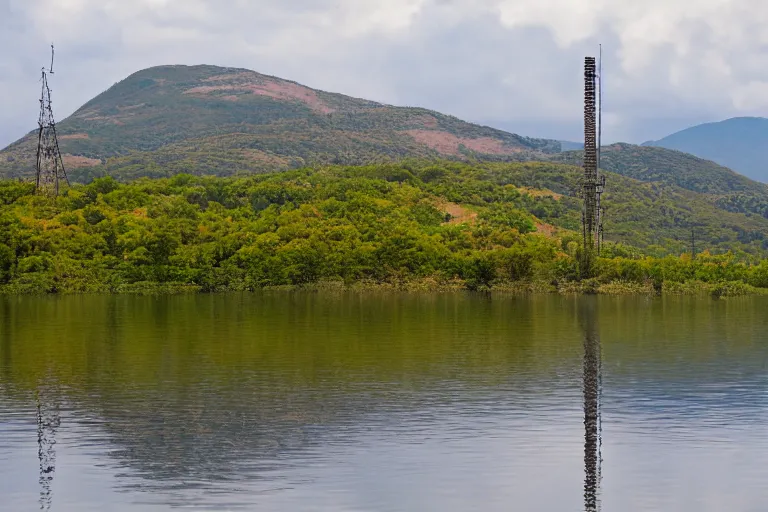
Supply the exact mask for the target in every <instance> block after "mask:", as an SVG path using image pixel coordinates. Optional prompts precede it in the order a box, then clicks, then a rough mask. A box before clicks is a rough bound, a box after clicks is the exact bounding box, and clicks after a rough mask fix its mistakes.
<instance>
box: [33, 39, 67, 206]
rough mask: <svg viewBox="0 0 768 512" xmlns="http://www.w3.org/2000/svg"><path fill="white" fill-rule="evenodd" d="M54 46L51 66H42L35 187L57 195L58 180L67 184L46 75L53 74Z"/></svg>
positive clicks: (43, 192) (44, 192)
mask: <svg viewBox="0 0 768 512" xmlns="http://www.w3.org/2000/svg"><path fill="white" fill-rule="evenodd" d="M53 56H54V48H53V45H51V68H50V69H49V70H48V71H46V69H45V68H43V71H42V78H41V79H40V80H41V82H42V92H41V94H40V117H39V118H38V121H37V124H38V132H37V164H36V170H37V176H36V187H37V191H38V192H39V193H41V194H45V195H50V196H57V195H59V181H60V180H62V179H63V180H64V181H65V182H66V183H67V184H69V179H68V178H67V172H66V170H65V169H64V161H63V160H62V158H61V151H60V150H59V141H58V139H57V137H56V121H55V120H54V118H53V108H52V105H51V89H50V87H49V86H48V75H49V74H51V75H52V74H53Z"/></svg>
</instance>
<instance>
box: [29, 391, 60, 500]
mask: <svg viewBox="0 0 768 512" xmlns="http://www.w3.org/2000/svg"><path fill="white" fill-rule="evenodd" d="M35 395H36V396H35V401H36V402H37V456H38V459H39V462H40V477H39V483H40V510H50V509H51V504H52V501H53V494H52V491H51V484H52V483H53V474H54V472H55V471H56V431H57V430H58V428H59V425H60V423H61V420H60V416H59V406H58V403H57V402H56V400H55V398H54V396H53V393H52V392H51V390H49V389H47V388H41V389H38V390H37V392H36V393H35Z"/></svg>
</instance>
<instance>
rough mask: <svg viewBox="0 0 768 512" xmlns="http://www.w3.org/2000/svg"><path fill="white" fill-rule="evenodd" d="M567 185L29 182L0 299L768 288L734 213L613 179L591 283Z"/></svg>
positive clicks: (3, 184) (493, 173)
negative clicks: (344, 290) (41, 186)
mask: <svg viewBox="0 0 768 512" xmlns="http://www.w3.org/2000/svg"><path fill="white" fill-rule="evenodd" d="M576 171H577V170H576V168H573V167H569V166H564V165H559V164H551V163H527V164H483V165H480V164H477V165H470V164H460V163H455V162H443V163H441V164H435V163H428V162H422V163H418V162H410V163H409V162H404V163H401V164H386V165H372V166H360V167H343V166H336V167H323V168H318V169H299V170H294V171H286V172H279V173H271V174H260V175H253V176H247V177H229V178H220V177H198V176H192V175H187V174H180V175H176V176H174V177H171V178H162V179H149V178H143V179H139V180H137V181H134V182H131V183H120V182H118V181H116V180H114V179H113V178H111V177H101V178H98V179H95V180H94V181H93V182H91V183H89V184H87V185H81V184H77V185H74V186H72V187H68V188H65V190H64V192H63V193H62V194H61V195H60V196H59V197H58V198H55V199H54V198H49V197H45V196H41V195H37V194H35V193H34V186H33V184H31V183H28V182H23V181H13V180H6V181H0V292H2V293H11V294H19V293H90V292H172V291H205V292H213V291H237V290H256V289H261V288H265V287H284V286H304V287H317V286H333V287H387V288H397V289H404V288H405V289H409V288H429V289H447V288H450V289H509V290H540V291H558V290H559V291H561V292H603V293H620V292H642V291H645V292H659V291H662V290H666V291H668V292H684V291H693V290H708V291H710V292H712V293H714V294H716V295H728V294H736V293H745V292H754V291H759V289H761V288H768V261H760V259H759V254H760V251H761V250H762V241H761V240H749V239H745V240H741V241H739V240H738V233H737V232H736V231H733V230H730V231H729V229H730V228H729V227H728V226H727V223H724V222H723V219H726V220H727V219H728V215H732V216H734V218H736V217H735V216H737V215H739V214H735V213H729V212H724V211H722V210H717V209H716V207H715V206H714V205H711V204H709V203H706V202H704V201H699V202H697V200H690V197H688V199H689V201H688V202H687V203H680V201H679V200H678V199H679V198H677V199H676V197H675V195H674V194H684V193H689V192H688V191H679V190H677V189H675V188H674V187H672V188H669V189H664V190H663V192H664V193H663V194H660V193H658V192H659V191H658V190H656V188H658V187H660V186H661V185H658V184H653V185H652V184H647V183H640V182H636V181H634V180H631V179H629V178H624V177H621V176H618V175H609V180H610V181H611V182H612V183H613V185H614V189H615V190H616V191H615V192H614V195H613V197H612V198H611V197H610V196H608V197H607V201H606V206H607V209H608V212H609V218H610V219H611V221H610V223H609V224H608V229H609V234H608V236H607V239H608V240H609V241H608V242H607V243H606V246H605V249H604V251H603V254H602V257H601V258H599V259H598V261H597V263H596V265H595V267H594V268H593V269H590V272H589V273H590V275H591V278H589V279H584V274H585V273H584V269H580V268H579V264H578V261H579V258H578V254H579V252H580V250H581V248H580V247H579V240H580V235H579V234H578V229H579V218H580V203H579V201H578V200H577V199H575V198H574V197H573V189H574V185H575V181H574V180H575V179H577V177H578V172H576ZM654 187H656V188H654ZM670 187H671V186H670ZM690 194H692V193H690ZM680 197H684V196H683V195H681V196H680ZM685 197H687V196H685ZM694 199H695V198H694ZM644 202H645V203H644ZM675 208H679V209H680V211H679V212H677V213H676V210H675ZM707 208H709V209H707ZM644 209H645V210H647V211H645V212H644ZM681 212H682V213H681ZM685 212H688V213H691V212H695V213H697V218H699V219H700V220H701V219H705V220H706V217H705V215H712V216H714V217H715V218H713V219H711V222H709V223H708V224H707V223H705V224H706V226H705V227H706V230H703V231H704V232H705V233H709V235H708V236H709V238H705V240H704V241H702V242H700V244H701V247H700V249H701V250H702V252H701V253H699V254H697V255H696V257H695V258H691V255H690V254H688V253H685V251H686V248H687V241H686V239H684V238H681V236H679V235H677V234H676V233H678V231H679V233H680V234H684V233H686V232H687V231H686V230H687V229H688V224H687V223H688V219H687V218H686V217H685V215H683V213H685ZM676 215H677V217H676ZM611 216H612V217H611ZM742 217H743V216H742ZM675 219H677V220H678V221H679V225H676V224H675ZM748 220H750V221H754V222H762V221H765V219H764V218H762V217H760V218H753V219H748ZM763 228H764V226H762V224H760V225H756V226H755V229H756V230H757V229H763ZM622 233H624V234H622ZM729 237H731V238H732V239H729ZM630 242H635V243H630ZM707 244H708V245H707ZM726 246H727V247H728V248H730V249H732V250H730V251H729V250H726V249H725V247H726Z"/></svg>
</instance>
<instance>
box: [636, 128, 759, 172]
mask: <svg viewBox="0 0 768 512" xmlns="http://www.w3.org/2000/svg"><path fill="white" fill-rule="evenodd" d="M644 145H645V146H658V147H664V148H669V149H676V150H678V151H685V152H686V153H691V154H694V155H696V156H698V157H701V158H706V159H708V160H713V161H715V162H717V163H719V164H721V165H725V166H727V167H730V168H731V169H733V170H735V171H737V172H739V173H741V174H744V175H745V176H749V177H750V178H752V179H755V180H758V181H762V182H768V119H765V118H763V117H735V118H732V119H726V120H725V121H720V122H717V123H706V124H701V125H698V126H692V127H690V128H686V129H685V130H682V131H679V132H677V133H673V134H672V135H668V136H667V137H664V138H663V139H660V140H656V141H650V142H646V143H645V144H644Z"/></svg>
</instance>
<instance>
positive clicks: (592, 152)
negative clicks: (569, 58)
mask: <svg viewBox="0 0 768 512" xmlns="http://www.w3.org/2000/svg"><path fill="white" fill-rule="evenodd" d="M600 53H601V60H602V48H601V50H600ZM595 67H596V65H595V58H594V57H586V58H585V59H584V175H583V176H582V183H581V195H582V198H583V199H584V211H583V212H582V234H583V237H584V262H583V263H584V269H589V268H590V267H591V260H592V257H593V254H595V253H596V254H598V255H599V254H600V245H601V243H602V237H603V221H602V213H603V209H602V206H601V204H600V199H601V196H602V194H603V191H604V189H605V176H600V175H599V170H598V169H599V162H600V143H601V140H600V139H601V136H602V127H600V126H599V125H598V121H601V120H602V105H601V103H602V101H598V99H599V100H602V87H601V85H602V84H598V80H597V79H598V76H599V75H598V73H597V71H596V69H595ZM601 67H602V63H601ZM600 82H602V80H600ZM598 85H600V87H599V88H598ZM598 92H599V96H598ZM598 128H599V129H598Z"/></svg>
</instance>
